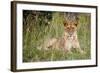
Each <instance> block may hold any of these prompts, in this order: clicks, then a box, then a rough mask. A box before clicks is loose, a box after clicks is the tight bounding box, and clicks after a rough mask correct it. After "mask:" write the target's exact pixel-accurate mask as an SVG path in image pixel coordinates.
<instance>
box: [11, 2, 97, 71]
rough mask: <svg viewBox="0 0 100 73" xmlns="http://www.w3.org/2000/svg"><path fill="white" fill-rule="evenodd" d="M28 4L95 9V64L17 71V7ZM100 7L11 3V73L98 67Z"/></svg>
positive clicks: (28, 3) (33, 3)
mask: <svg viewBox="0 0 100 73" xmlns="http://www.w3.org/2000/svg"><path fill="white" fill-rule="evenodd" d="M18 4H26V5H43V6H56V7H57V6H58V7H77V8H90V9H92V8H93V9H95V12H96V13H95V14H96V15H95V24H96V25H95V27H96V28H95V30H96V32H95V37H96V38H95V40H96V41H95V64H93V65H92V64H91V65H78V66H61V67H48V68H30V69H17V66H18V63H17V61H18V60H17V59H18V57H17V55H18V52H17V48H18V46H17V45H18V44H17V41H18V39H17V35H18V34H17V29H18V26H17V15H18V13H17V5H18ZM97 12H98V7H97V6H90V5H74V4H58V3H41V2H26V1H12V2H11V71H13V72H20V71H37V70H52V69H68V68H83V67H96V66H97V65H98V47H97V46H98V43H97V42H98V41H97V40H98V37H97V36H98V31H97V30H98V24H97V22H98V17H97V16H98V13H97Z"/></svg>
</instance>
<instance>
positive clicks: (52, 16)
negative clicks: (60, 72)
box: [23, 10, 91, 62]
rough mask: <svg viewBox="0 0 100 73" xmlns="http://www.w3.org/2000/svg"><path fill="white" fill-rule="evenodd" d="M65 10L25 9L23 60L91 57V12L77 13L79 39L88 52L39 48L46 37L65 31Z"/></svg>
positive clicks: (58, 34)
mask: <svg viewBox="0 0 100 73" xmlns="http://www.w3.org/2000/svg"><path fill="white" fill-rule="evenodd" d="M63 14H64V12H51V11H31V10H23V62H39V61H60V60H82V59H90V58H91V54H90V51H91V14H90V13H77V14H78V18H79V25H78V34H77V35H78V39H79V42H80V45H81V48H82V49H83V50H84V51H85V52H86V53H85V54H80V53H78V52H77V51H75V50H73V53H65V52H64V51H62V50H57V49H49V50H44V49H42V50H39V49H38V47H39V46H40V45H42V44H43V42H44V41H45V40H46V39H49V38H52V37H56V38H59V37H61V36H62V34H63V32H64V26H63V20H64V16H63Z"/></svg>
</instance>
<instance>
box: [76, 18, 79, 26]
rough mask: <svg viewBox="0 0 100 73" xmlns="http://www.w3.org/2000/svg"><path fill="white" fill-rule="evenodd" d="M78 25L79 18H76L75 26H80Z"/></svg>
mask: <svg viewBox="0 0 100 73" xmlns="http://www.w3.org/2000/svg"><path fill="white" fill-rule="evenodd" d="M78 24H79V17H78V16H77V17H76V22H75V26H78Z"/></svg>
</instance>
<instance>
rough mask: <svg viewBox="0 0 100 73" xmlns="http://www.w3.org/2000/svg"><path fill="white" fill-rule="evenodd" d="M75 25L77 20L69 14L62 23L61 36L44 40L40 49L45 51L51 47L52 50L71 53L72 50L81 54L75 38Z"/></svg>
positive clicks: (81, 51) (76, 37)
mask: <svg viewBox="0 0 100 73" xmlns="http://www.w3.org/2000/svg"><path fill="white" fill-rule="evenodd" d="M77 25H78V19H77V18H76V17H75V16H74V15H72V14H69V15H68V16H66V19H65V21H64V23H63V26H64V34H63V36H62V37H60V38H52V39H48V40H46V41H45V42H44V43H43V45H42V48H43V49H46V50H47V49H49V48H51V47H52V48H54V49H63V50H65V51H67V52H71V50H72V49H76V50H77V51H78V52H80V53H83V50H82V49H81V48H80V44H79V40H78V36H77Z"/></svg>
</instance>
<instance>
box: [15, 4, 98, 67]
mask: <svg viewBox="0 0 100 73" xmlns="http://www.w3.org/2000/svg"><path fill="white" fill-rule="evenodd" d="M23 10H39V11H40V10H43V11H60V12H82V13H91V29H93V30H91V59H88V60H70V61H52V62H51V61H50V62H31V63H23V55H22V53H23V48H22V47H23V42H22V41H23V31H22V30H23V29H22V28H23V22H22V21H23V20H22V19H23ZM95 42H96V9H95V8H84V7H69V6H68V7H67V6H52V5H36V4H17V48H16V50H17V69H36V68H52V67H68V66H83V65H95V64H96V44H95Z"/></svg>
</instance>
